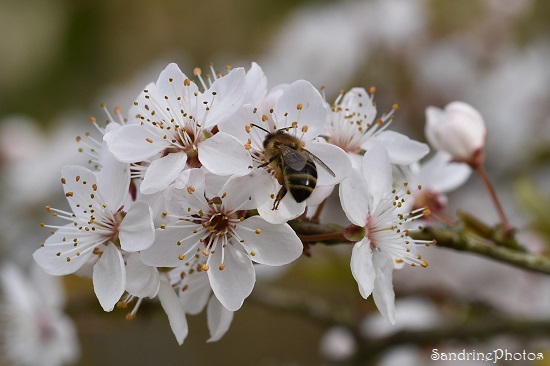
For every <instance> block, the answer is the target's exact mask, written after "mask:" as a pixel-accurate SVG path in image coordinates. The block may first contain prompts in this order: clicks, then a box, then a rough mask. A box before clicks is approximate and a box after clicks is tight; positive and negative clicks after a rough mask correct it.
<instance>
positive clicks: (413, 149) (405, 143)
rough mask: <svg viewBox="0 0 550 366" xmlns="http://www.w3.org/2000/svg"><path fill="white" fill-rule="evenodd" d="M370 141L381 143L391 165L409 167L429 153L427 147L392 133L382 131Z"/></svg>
mask: <svg viewBox="0 0 550 366" xmlns="http://www.w3.org/2000/svg"><path fill="white" fill-rule="evenodd" d="M372 140H373V142H375V143H381V144H382V145H383V146H384V147H385V148H386V151H387V152H388V155H389V157H390V161H391V162H392V163H393V164H403V165H409V164H412V163H415V162H417V161H419V160H420V159H422V158H423V157H424V156H426V155H427V154H428V153H429V152H430V148H429V147H428V145H426V144H423V143H421V142H418V141H414V140H411V139H410V138H408V137H407V136H405V135H403V134H400V133H397V132H394V131H382V132H381V133H380V134H378V135H376V136H375V137H374V138H373V139H372ZM369 141H370V140H369Z"/></svg>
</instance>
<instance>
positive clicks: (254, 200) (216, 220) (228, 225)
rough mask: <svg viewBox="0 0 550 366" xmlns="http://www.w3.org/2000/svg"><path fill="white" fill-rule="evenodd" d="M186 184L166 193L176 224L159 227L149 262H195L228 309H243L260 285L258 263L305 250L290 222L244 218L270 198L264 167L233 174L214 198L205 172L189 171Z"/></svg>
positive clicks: (145, 255) (286, 259) (147, 253)
mask: <svg viewBox="0 0 550 366" xmlns="http://www.w3.org/2000/svg"><path fill="white" fill-rule="evenodd" d="M185 174H189V176H188V178H186V179H183V180H182V181H186V182H187V183H186V184H185V185H183V186H180V187H174V188H172V189H170V190H168V192H167V209H168V215H169V216H170V217H171V218H173V220H174V222H173V223H171V224H168V225H166V226H164V227H161V228H159V229H156V237H155V242H154V243H153V245H152V246H151V248H149V249H147V250H144V251H142V252H141V257H142V260H143V262H144V263H145V264H148V265H151V266H157V267H178V266H180V265H182V264H185V263H189V265H194V264H196V261H197V256H199V257H201V256H203V257H205V262H204V264H203V265H202V266H201V268H202V269H203V270H204V271H206V272H207V273H208V279H209V281H210V285H211V286H212V290H213V291H214V294H215V295H216V297H217V298H218V300H219V301H220V302H221V303H222V304H223V306H224V307H225V308H227V309H228V310H231V311H235V310H238V309H239V308H240V307H241V305H242V303H243V301H244V299H245V298H246V297H247V296H248V295H249V294H250V292H251V291H252V288H253V287H254V283H255V271H254V266H253V262H256V263H261V264H268V265H276V266H278V265H283V264H287V263H290V262H292V261H293V260H295V259H296V258H298V257H299V256H300V255H301V253H302V244H301V241H300V239H299V238H298V236H297V235H296V233H295V232H294V231H293V230H292V229H291V228H290V226H289V225H288V224H278V225H274V224H270V223H268V222H266V221H265V220H264V219H262V218H260V217H259V216H252V217H248V218H245V216H244V214H245V212H246V210H251V209H256V208H258V206H259V205H261V204H263V202H265V201H266V200H267V199H269V192H270V189H266V188H269V187H271V186H272V185H273V183H272V180H271V177H270V176H269V174H267V173H265V172H264V171H262V170H260V171H257V172H252V173H251V174H249V175H246V176H243V177H231V178H229V180H228V181H227V182H226V183H225V185H224V186H223V187H222V189H221V190H220V191H219V192H218V194H217V195H216V196H215V197H206V196H205V182H204V173H203V172H202V171H201V170H199V169H193V170H191V171H186V172H185Z"/></svg>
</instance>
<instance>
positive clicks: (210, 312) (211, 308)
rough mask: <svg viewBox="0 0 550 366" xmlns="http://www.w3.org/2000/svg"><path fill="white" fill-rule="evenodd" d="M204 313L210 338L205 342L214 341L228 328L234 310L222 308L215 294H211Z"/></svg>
mask: <svg viewBox="0 0 550 366" xmlns="http://www.w3.org/2000/svg"><path fill="white" fill-rule="evenodd" d="M206 313H207V321H208V330H209V331H210V338H208V340H207V342H216V341H218V340H220V338H221V337H223V336H224V334H225V333H226V332H227V330H228V329H229V326H230V325H231V322H232V321H233V314H234V312H233V311H230V310H227V309H226V308H224V307H223V305H222V304H221V302H219V301H218V299H216V297H215V296H212V297H211V298H210V301H209V302H208V308H207V309H206Z"/></svg>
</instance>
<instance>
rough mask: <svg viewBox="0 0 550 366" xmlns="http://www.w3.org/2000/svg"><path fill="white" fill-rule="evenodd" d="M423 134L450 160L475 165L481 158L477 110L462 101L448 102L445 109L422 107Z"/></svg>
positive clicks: (480, 120) (480, 125)
mask: <svg viewBox="0 0 550 366" xmlns="http://www.w3.org/2000/svg"><path fill="white" fill-rule="evenodd" d="M425 134H426V137H427V138H428V141H429V142H430V144H431V145H432V146H434V147H435V148H436V149H437V150H440V151H445V152H447V153H448V154H450V155H451V156H452V157H453V159H454V160H456V161H460V162H465V163H468V164H470V165H471V166H477V165H479V164H481V163H482V162H483V148H484V146H485V138H486V129H485V124H484V122H483V118H482V117H481V114H479V112H478V111H477V110H476V109H474V108H473V107H472V106H471V105H469V104H466V103H464V102H452V103H450V104H448V105H447V106H446V107H445V109H443V110H441V109H439V108H436V107H428V108H426V129H425Z"/></svg>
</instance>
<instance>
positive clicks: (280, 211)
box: [258, 184, 306, 224]
mask: <svg viewBox="0 0 550 366" xmlns="http://www.w3.org/2000/svg"><path fill="white" fill-rule="evenodd" d="M277 187H278V188H280V187H281V186H280V185H278V184H277ZM274 192H275V193H274V197H275V196H276V195H277V192H278V190H275V191H274ZM274 202H275V198H270V199H269V200H268V201H267V202H265V203H264V204H263V205H261V206H260V207H258V213H259V214H260V216H261V217H262V218H263V219H264V220H265V221H267V222H269V223H272V224H284V223H285V222H287V221H289V220H292V219H295V218H297V217H298V216H300V215H301V214H303V213H304V211H305V209H306V202H305V201H304V202H300V203H298V202H296V201H295V200H294V198H293V197H292V195H291V194H290V193H288V192H287V194H286V195H285V196H284V197H283V199H282V200H281V202H280V203H279V207H278V208H277V209H276V210H273V203H274Z"/></svg>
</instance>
